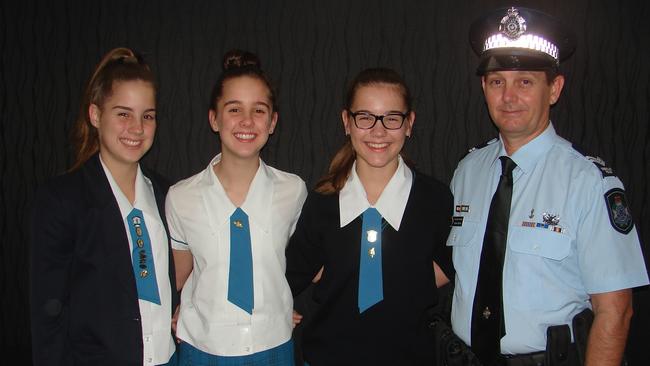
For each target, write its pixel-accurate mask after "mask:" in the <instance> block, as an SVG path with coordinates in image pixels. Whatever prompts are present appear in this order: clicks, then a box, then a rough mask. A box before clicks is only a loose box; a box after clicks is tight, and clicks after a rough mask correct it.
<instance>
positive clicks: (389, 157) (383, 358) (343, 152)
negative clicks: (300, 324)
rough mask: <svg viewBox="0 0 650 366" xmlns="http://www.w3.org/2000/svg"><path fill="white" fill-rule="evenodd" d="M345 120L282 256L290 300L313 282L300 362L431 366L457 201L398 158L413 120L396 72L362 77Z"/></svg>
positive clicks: (449, 268)
mask: <svg viewBox="0 0 650 366" xmlns="http://www.w3.org/2000/svg"><path fill="white" fill-rule="evenodd" d="M341 118H342V120H343V127H344V129H345V134H346V135H347V136H349V139H348V140H347V141H346V143H345V145H344V146H343V147H342V148H341V149H340V150H339V151H338V153H337V154H336V156H335V157H334V159H333V160H332V163H331V164H330V169H329V172H328V174H327V175H326V176H325V177H324V178H323V179H322V180H321V181H320V182H319V183H318V185H317V187H316V189H315V191H314V192H312V193H310V194H309V196H308V197H307V200H306V202H305V205H304V207H303V210H302V214H301V217H300V220H299V221H298V224H297V227H296V231H295V233H294V235H293V236H292V238H291V240H290V242H289V246H288V248H287V253H286V255H287V272H286V275H287V279H288V281H289V285H290V286H291V289H292V292H293V294H294V296H295V295H297V294H299V293H300V292H302V291H303V290H304V289H305V288H306V287H307V286H308V285H309V284H310V283H311V282H316V285H315V287H314V292H313V300H314V301H315V302H316V303H317V304H319V306H318V309H317V310H316V312H315V314H314V316H313V319H312V320H311V322H309V323H308V324H306V326H307V327H306V328H305V329H304V330H303V334H304V339H303V355H304V359H305V361H306V362H307V363H308V364H309V365H311V366H319V365H421V364H422V365H425V364H426V365H430V364H432V363H433V360H434V358H433V357H434V355H433V339H432V335H431V332H428V331H427V330H426V326H425V318H426V316H425V315H426V312H427V310H428V309H429V308H431V307H432V306H434V305H435V304H436V303H437V290H436V288H437V287H440V286H442V285H444V284H446V283H447V282H449V276H450V275H452V274H453V268H452V266H451V256H450V254H451V253H450V251H449V250H448V249H447V248H446V247H445V241H446V239H447V234H448V233H449V212H451V205H452V196H451V193H450V192H449V189H448V188H447V187H446V186H445V185H443V184H442V183H440V182H438V181H436V180H434V179H432V178H429V177H427V176H425V175H423V174H421V173H420V172H418V171H416V170H415V169H413V168H411V167H409V166H408V165H407V164H406V163H405V159H403V158H402V156H401V151H402V147H403V145H404V142H405V140H406V138H407V137H409V136H410V135H411V134H412V132H413V123H414V122H415V113H414V112H413V108H412V106H411V98H410V94H409V91H408V88H407V86H406V84H405V83H404V81H403V80H402V78H401V77H400V76H399V75H398V74H397V73H396V72H395V71H393V70H389V69H367V70H364V71H362V72H361V73H360V74H359V75H358V76H357V77H356V78H355V79H354V80H353V82H352V83H351V85H350V88H349V91H348V93H347V98H346V102H345V106H344V109H343V111H342V112H341Z"/></svg>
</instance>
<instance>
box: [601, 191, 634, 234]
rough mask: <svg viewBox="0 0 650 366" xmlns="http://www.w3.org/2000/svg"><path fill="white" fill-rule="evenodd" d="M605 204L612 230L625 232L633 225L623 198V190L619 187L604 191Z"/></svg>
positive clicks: (630, 229) (625, 200) (625, 199)
mask: <svg viewBox="0 0 650 366" xmlns="http://www.w3.org/2000/svg"><path fill="white" fill-rule="evenodd" d="M605 204H606V205H607V214H608V215H609V221H610V222H611V223H612V226H613V227H614V230H616V231H618V232H619V233H621V234H627V233H629V232H630V231H632V228H633V227H634V220H632V214H631V213H630V208H629V206H628V204H627V198H625V192H624V191H623V190H622V189H620V188H614V189H610V190H609V191H607V193H605Z"/></svg>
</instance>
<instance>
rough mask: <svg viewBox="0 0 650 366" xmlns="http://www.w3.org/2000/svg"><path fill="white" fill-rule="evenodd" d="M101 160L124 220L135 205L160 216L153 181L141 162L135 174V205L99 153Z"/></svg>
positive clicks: (155, 215)
mask: <svg viewBox="0 0 650 366" xmlns="http://www.w3.org/2000/svg"><path fill="white" fill-rule="evenodd" d="M99 161H100V162H101V164H102V168H103V169H104V174H106V178H107V179H108V184H110V186H111V190H112V191H113V196H115V200H116V201H117V205H118V206H119V208H120V214H121V215H122V219H123V220H126V217H127V216H128V215H129V214H130V213H131V211H132V210H133V208H134V207H136V208H138V209H140V210H142V211H143V212H146V213H147V215H149V216H153V217H157V216H158V206H157V205H156V197H155V196H154V194H153V187H152V185H151V181H150V180H149V178H147V177H145V176H144V174H143V173H142V170H141V169H140V164H138V171H137V173H136V176H135V201H134V202H133V205H131V202H129V200H128V199H127V198H126V196H125V195H124V192H122V190H121V189H120V187H119V186H118V185H117V182H116V181H115V178H113V174H111V171H110V170H108V167H107V166H106V164H104V160H102V157H101V155H99Z"/></svg>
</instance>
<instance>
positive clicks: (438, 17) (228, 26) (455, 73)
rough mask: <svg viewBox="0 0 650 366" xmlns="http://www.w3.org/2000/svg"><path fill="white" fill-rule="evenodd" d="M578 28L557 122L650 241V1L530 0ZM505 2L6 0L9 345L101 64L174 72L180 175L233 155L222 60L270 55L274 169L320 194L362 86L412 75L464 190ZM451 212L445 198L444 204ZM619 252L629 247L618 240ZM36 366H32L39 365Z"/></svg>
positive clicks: (18, 343) (169, 86)
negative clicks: (238, 51) (490, 32)
mask: <svg viewBox="0 0 650 366" xmlns="http://www.w3.org/2000/svg"><path fill="white" fill-rule="evenodd" d="M514 3H515V4H519V5H533V6H535V7H538V8H540V9H542V10H545V11H547V12H549V13H552V14H555V15H557V16H558V17H560V18H561V19H562V20H564V21H565V22H567V23H569V24H571V25H572V26H573V28H574V29H575V31H576V33H577V36H578V48H577V51H576V53H575V54H574V56H573V57H572V58H570V59H569V60H568V62H566V63H565V64H564V65H563V71H564V72H565V73H566V75H567V83H566V85H565V90H564V94H563V96H562V98H561V99H560V102H559V103H558V104H557V105H556V106H555V107H554V108H553V112H552V119H553V121H554V124H555V126H556V129H557V130H558V132H559V133H560V135H562V136H564V137H566V138H567V139H569V140H571V141H573V142H575V143H577V144H579V145H581V146H582V147H583V149H584V150H587V151H589V152H591V153H593V154H598V155H600V156H602V157H603V158H604V159H605V160H606V161H608V162H609V163H610V164H611V165H612V166H613V167H614V169H615V170H616V171H617V172H618V174H619V176H620V177H621V179H622V180H623V182H624V183H625V184H626V187H627V191H628V194H629V200H630V203H631V207H632V210H633V212H634V214H635V217H636V221H637V227H638V229H639V231H640V234H641V236H642V239H643V241H644V243H646V244H644V248H645V249H646V251H647V248H648V245H647V243H650V177H649V175H650V163H649V162H650V130H649V126H648V122H649V120H650V105H649V103H650V102H649V100H650V87H649V83H650V67H648V60H650V26H649V23H650V22H649V21H648V19H649V18H650V6H649V5H648V3H647V2H645V1H622V2H620V3H619V2H615V1H608V0H595V1H588V0H575V1H566V0H564V1H556V0H553V1H525V2H521V1H516V2H514ZM504 4H506V3H504V2H503V1H471V0H455V1H433V0H429V1H423V0H420V1H392V0H380V1H353V0H350V1H318V0H284V1H263V0H260V1H200V2H199V1H187V2H179V1H169V0H160V1H124V2H122V1H110V2H108V1H97V2H95V1H84V2H82V1H79V2H69V1H52V2H50V1H42V2H35V1H33V0H21V1H3V2H1V3H0V118H1V125H0V174H1V178H0V179H1V181H0V187H1V189H0V244H1V247H0V256H1V257H0V304H1V307H0V321H1V323H0V348H8V349H10V353H17V352H21V351H22V352H25V351H28V350H29V326H28V324H29V319H28V302H27V301H28V299H27V292H28V285H27V284H28V280H27V273H28V267H27V266H28V262H27V253H28V245H27V238H28V233H27V231H26V229H25V228H26V223H27V221H28V206H29V202H30V199H31V198H32V195H33V192H34V189H35V187H36V186H37V185H38V184H40V183H42V182H43V181H45V180H46V179H48V178H49V177H51V176H53V175H56V174H59V173H61V172H63V171H65V169H66V168H67V167H68V166H69V163H70V147H69V143H68V139H67V137H68V133H69V130H70V127H71V125H72V123H73V121H74V119H75V117H76V115H77V108H78V103H79V99H80V93H81V91H82V88H83V84H84V82H85V81H86V78H87V77H88V76H89V73H90V72H91V70H92V68H93V67H94V65H95V64H96V63H97V62H98V61H99V59H100V57H101V56H102V55H103V54H104V53H105V52H106V51H108V50H109V49H110V48H113V47H116V46H127V47H132V48H135V49H137V50H138V51H140V52H141V53H143V54H144V55H145V57H146V58H147V59H148V60H149V61H150V63H151V64H152V66H153V68H154V69H155V72H156V74H157V75H158V77H159V82H160V85H159V95H158V99H159V101H158V120H159V126H158V131H157V138H156V143H155V144H154V147H153V148H152V150H151V152H150V153H149V154H148V155H147V157H146V158H145V163H146V164H147V165H149V166H150V167H152V168H155V169H157V170H158V171H160V172H161V173H163V174H164V175H167V176H168V177H169V178H170V179H171V180H173V181H175V180H178V179H180V178H183V177H186V176H189V175H191V174H193V173H195V172H197V171H198V170H200V169H202V168H203V167H204V166H205V165H206V164H207V162H208V161H209V159H210V158H211V157H212V156H213V155H214V154H215V153H216V152H217V151H218V140H217V137H216V136H215V135H214V134H213V133H211V131H210V129H209V126H208V123H207V103H208V94H209V90H210V87H211V85H212V83H213V82H214V80H215V78H216V75H218V73H219V71H220V65H219V64H220V60H221V56H222V54H223V53H224V52H225V51H226V50H228V49H230V48H233V47H237V48H243V49H248V50H251V51H253V52H256V53H257V54H258V55H259V56H260V58H261V59H262V62H263V64H264V66H265V68H266V69H267V71H268V72H269V73H270V75H272V76H273V77H274V79H275V80H276V81H277V85H278V87H279V91H280V120H279V125H278V128H277V130H276V133H275V134H274V135H273V137H272V138H271V139H270V141H269V143H268V145H267V146H266V148H265V150H264V151H263V157H264V159H265V160H266V161H267V162H268V163H270V164H271V165H273V166H276V167H278V168H280V169H284V170H288V171H291V172H296V173H297V174H299V175H300V176H301V177H303V179H305V180H306V181H307V182H308V184H309V185H312V184H313V183H314V182H315V180H316V179H317V178H318V177H319V176H320V175H321V174H322V173H323V172H324V170H325V168H326V165H327V162H328V159H329V158H330V157H331V156H332V154H333V153H334V152H335V150H336V149H337V148H338V147H339V146H340V144H341V143H342V141H343V130H342V128H341V124H340V117H339V116H340V112H339V108H340V106H341V100H342V92H343V89H344V85H345V83H346V81H348V80H349V79H351V78H352V77H353V76H354V75H355V74H356V73H357V72H358V71H359V70H360V69H362V68H365V67H368V66H376V65H381V66H388V67H392V68H395V69H397V70H399V71H400V72H401V73H403V74H404V75H405V78H406V79H407V81H408V83H409V84H410V86H411V88H412V89H413V93H414V95H415V98H416V111H417V119H416V124H415V132H414V137H413V138H411V139H410V141H409V142H408V145H407V151H408V153H409V155H410V157H411V158H413V159H414V160H415V161H416V162H417V163H418V165H419V167H420V169H422V170H423V171H425V172H427V173H430V174H432V175H434V176H436V177H437V178H439V179H441V180H443V181H445V182H448V181H449V179H450V178H451V175H452V173H453V169H454V167H455V165H456V163H457V162H458V160H459V159H460V158H461V157H462V156H463V154H464V153H465V152H466V150H467V149H468V148H469V147H472V146H473V145H476V144H479V143H481V142H482V141H485V140H487V139H489V138H491V137H493V136H494V135H495V134H496V132H495V130H494V128H493V126H492V124H491V123H490V120H489V117H488V115H487V111H486V108H485V105H484V102H483V99H482V95H481V92H480V85H479V79H478V78H477V77H476V76H475V75H474V69H475V66H476V61H477V60H476V57H475V56H474V55H473V54H472V53H471V50H470V47H469V43H468V41H467V33H468V29H469V24H470V22H471V20H472V19H473V18H475V17H476V16H478V15H479V14H482V13H483V12H484V11H486V10H487V9H491V8H493V7H495V6H497V5H499V6H500V5H504ZM432 204H435V203H432ZM612 245H616V243H612ZM635 307H636V315H635V318H634V323H633V329H632V337H631V341H630V347H629V351H630V358H631V360H632V361H633V363H632V364H633V365H644V364H647V362H646V361H647V360H648V358H649V357H648V356H645V355H643V354H642V353H643V350H642V348H641V345H642V342H643V341H642V338H643V337H646V339H647V336H648V335H649V331H648V329H649V328H650V325H649V324H650V320H649V317H650V316H649V313H650V311H649V309H650V301H649V299H648V290H647V289H644V290H641V291H637V292H636V306H635ZM25 362H27V361H25Z"/></svg>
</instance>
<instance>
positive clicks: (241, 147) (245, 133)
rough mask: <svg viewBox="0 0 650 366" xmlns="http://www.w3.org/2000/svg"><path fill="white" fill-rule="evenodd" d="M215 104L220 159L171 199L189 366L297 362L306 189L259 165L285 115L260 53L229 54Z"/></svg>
mask: <svg viewBox="0 0 650 366" xmlns="http://www.w3.org/2000/svg"><path fill="white" fill-rule="evenodd" d="M210 102H211V104H210V110H209V112H208V117H209V120H210V126H211V127H212V129H213V130H214V131H215V132H217V133H218V134H219V138H220V140H221V153H220V154H219V155H217V156H216V157H215V158H214V159H212V161H211V162H210V163H209V164H208V166H207V167H206V169H204V170H203V171H202V172H199V173H198V174H196V175H194V176H192V177H189V178H187V179H185V180H183V181H180V182H179V183H177V184H176V185H174V186H173V187H172V188H171V189H170V191H169V195H168V196H167V215H168V219H169V226H170V234H171V237H172V246H173V248H174V259H175V261H176V268H177V272H176V273H177V286H178V289H179V290H180V289H182V294H181V306H180V313H179V314H178V326H177V335H178V337H179V338H180V339H182V342H181V344H180V353H179V361H180V365H247V366H256V365H259V366H289V365H293V364H294V362H293V343H292V341H291V331H292V318H291V316H292V308H293V299H292V297H291V291H290V290H289V286H288V285H287V281H286V279H285V277H284V269H285V257H284V251H285V248H286V245H287V241H288V240H289V236H290V235H291V233H292V231H293V228H294V227H295V223H296V221H297V220H298V216H299V214H300V208H301V207H302V204H303V202H304V200H305V197H306V196H307V189H306V187H305V183H304V182H303V181H302V179H300V178H299V177H298V176H296V175H293V174H289V173H286V172H283V171H280V170H278V169H275V168H273V167H270V166H268V165H266V164H265V163H264V161H262V159H260V150H261V149H262V148H263V147H264V145H265V144H266V142H267V140H268V138H269V135H270V134H272V133H273V130H274V129H275V126H276V123H277V120H278V109H277V105H276V98H275V94H274V92H273V88H272V87H271V84H270V82H269V79H268V77H267V76H266V73H264V72H263V71H262V69H261V66H260V62H259V59H258V58H257V56H255V55H253V54H252V53H249V52H244V51H239V50H233V51H230V52H228V53H226V55H225V56H224V61H223V73H222V75H221V77H220V78H219V79H218V80H217V82H216V84H215V86H214V89H213V92H212V98H211V100H210Z"/></svg>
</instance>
